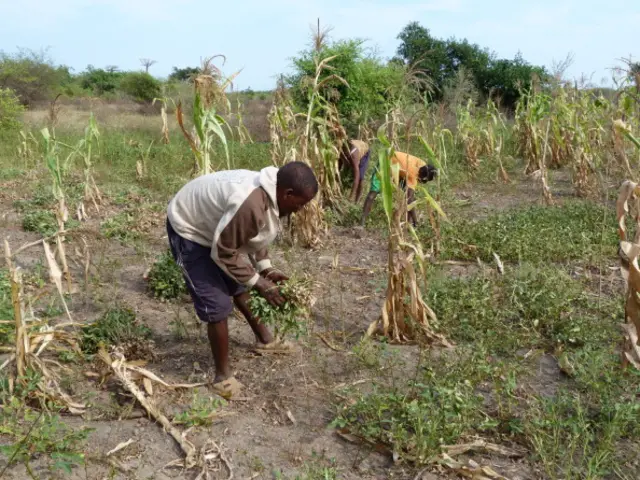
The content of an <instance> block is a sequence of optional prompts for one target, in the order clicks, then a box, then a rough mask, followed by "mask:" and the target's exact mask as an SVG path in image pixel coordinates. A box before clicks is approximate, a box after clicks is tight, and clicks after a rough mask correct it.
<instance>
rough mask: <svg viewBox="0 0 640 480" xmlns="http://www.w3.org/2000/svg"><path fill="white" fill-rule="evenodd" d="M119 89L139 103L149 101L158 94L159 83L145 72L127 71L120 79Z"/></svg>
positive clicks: (159, 90)
mask: <svg viewBox="0 0 640 480" xmlns="http://www.w3.org/2000/svg"><path fill="white" fill-rule="evenodd" d="M120 90H121V91H122V93H124V94H125V95H128V96H129V97H131V98H132V99H133V100H135V101H136V102H139V103H151V102H153V99H154V98H157V97H159V96H160V93H161V84H160V82H159V81H158V80H156V79H155V78H153V77H152V76H151V75H149V74H148V73H145V72H129V73H127V74H125V75H124V76H123V77H122V80H120Z"/></svg>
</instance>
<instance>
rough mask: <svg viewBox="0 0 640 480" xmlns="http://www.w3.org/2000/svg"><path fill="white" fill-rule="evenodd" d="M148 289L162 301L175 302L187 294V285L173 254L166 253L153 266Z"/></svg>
mask: <svg viewBox="0 0 640 480" xmlns="http://www.w3.org/2000/svg"><path fill="white" fill-rule="evenodd" d="M147 282H148V283H147V288H148V290H149V292H151V294H152V295H153V296H154V297H155V298H157V299H160V300H163V301H166V300H175V299H177V298H179V297H180V296H181V295H184V294H185V293H187V285H186V283H185V281H184V276H183V275H182V271H181V270H180V267H179V266H178V264H176V262H175V260H174V259H173V255H172V254H171V250H167V251H165V252H164V253H163V254H162V255H161V256H160V258H158V260H157V261H156V262H155V263H154V264H153V266H152V267H151V270H150V271H149V276H148V278H147Z"/></svg>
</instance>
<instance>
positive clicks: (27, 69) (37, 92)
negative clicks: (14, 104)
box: [0, 49, 73, 105]
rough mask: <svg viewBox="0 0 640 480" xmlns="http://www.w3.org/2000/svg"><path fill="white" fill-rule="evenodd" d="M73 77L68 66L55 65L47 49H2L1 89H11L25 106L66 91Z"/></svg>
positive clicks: (0, 55) (0, 65)
mask: <svg viewBox="0 0 640 480" xmlns="http://www.w3.org/2000/svg"><path fill="white" fill-rule="evenodd" d="M72 82H73V78H72V76H71V73H70V72H69V69H68V68H67V67H65V66H56V65H54V63H53V62H52V60H51V59H50V58H49V57H48V56H47V54H46V52H45V51H41V52H34V51H31V50H27V49H19V50H18V52H17V53H15V54H8V53H5V52H3V51H0V88H4V89H7V88H9V89H11V90H12V91H13V92H14V93H15V95H16V96H17V97H18V98H19V99H20V103H22V104H23V105H31V104H32V103H34V102H38V101H43V100H48V99H49V98H51V97H52V96H54V95H55V94H57V93H64V90H65V88H66V87H68V86H70V85H71V83H72Z"/></svg>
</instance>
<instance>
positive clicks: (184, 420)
mask: <svg viewBox="0 0 640 480" xmlns="http://www.w3.org/2000/svg"><path fill="white" fill-rule="evenodd" d="M225 404H226V402H225V400H223V399H221V398H218V397H211V396H209V395H205V396H202V395H200V394H199V393H198V391H197V390H196V391H195V392H194V396H193V399H192V401H191V405H190V407H189V409H188V410H187V411H185V412H182V413H179V414H178V415H176V416H175V417H174V418H173V423H175V424H178V425H185V426H187V427H194V426H195V427H201V426H210V425H211V424H212V423H213V420H214V419H215V417H216V415H217V413H218V409H219V408H220V407H221V406H223V405H225Z"/></svg>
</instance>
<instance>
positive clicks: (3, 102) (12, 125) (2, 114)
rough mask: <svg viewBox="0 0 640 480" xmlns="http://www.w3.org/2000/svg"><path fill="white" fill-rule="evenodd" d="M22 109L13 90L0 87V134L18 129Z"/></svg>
mask: <svg viewBox="0 0 640 480" xmlns="http://www.w3.org/2000/svg"><path fill="white" fill-rule="evenodd" d="M23 112H24V107H23V106H22V104H21V103H20V99H19V98H18V97H17V96H16V94H15V93H14V91H13V90H11V89H8V88H2V87H0V132H4V131H15V130H17V129H19V128H20V126H21V122H20V116H21V115H22V113H23Z"/></svg>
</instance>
